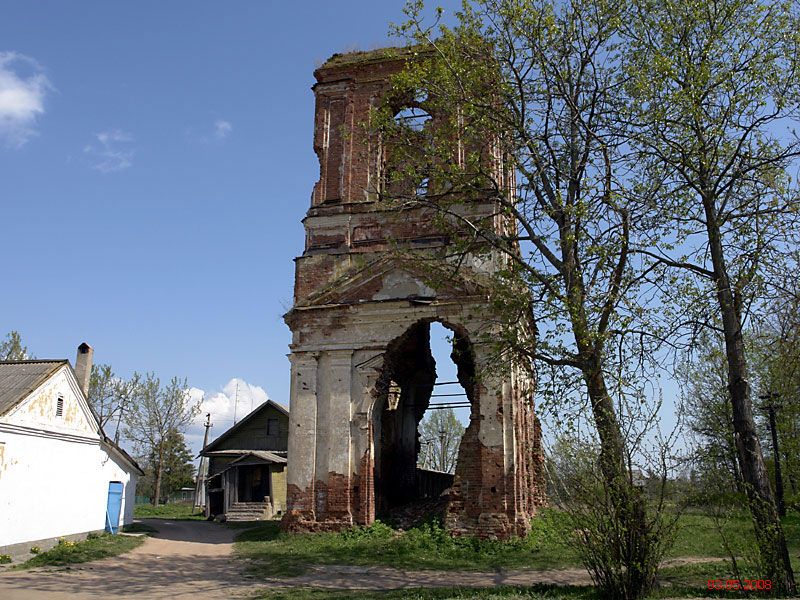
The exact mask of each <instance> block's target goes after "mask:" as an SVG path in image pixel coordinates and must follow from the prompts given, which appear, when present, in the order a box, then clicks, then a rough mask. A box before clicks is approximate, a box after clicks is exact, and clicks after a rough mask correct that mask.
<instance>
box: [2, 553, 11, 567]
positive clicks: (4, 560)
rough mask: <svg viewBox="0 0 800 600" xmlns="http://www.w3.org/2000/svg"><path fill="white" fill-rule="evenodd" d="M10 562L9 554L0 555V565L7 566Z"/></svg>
mask: <svg viewBox="0 0 800 600" xmlns="http://www.w3.org/2000/svg"><path fill="white" fill-rule="evenodd" d="M10 562H11V555H10V554H0V565H7V564H8V563H10Z"/></svg>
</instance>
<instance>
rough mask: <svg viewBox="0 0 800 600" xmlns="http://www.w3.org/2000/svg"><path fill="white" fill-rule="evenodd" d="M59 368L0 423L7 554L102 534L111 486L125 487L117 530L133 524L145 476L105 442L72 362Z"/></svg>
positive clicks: (1, 515)
mask: <svg viewBox="0 0 800 600" xmlns="http://www.w3.org/2000/svg"><path fill="white" fill-rule="evenodd" d="M53 362H55V363H60V364H61V366H60V367H58V366H57V364H56V365H55V366H56V368H55V370H54V372H53V373H52V374H50V376H49V377H48V378H47V379H46V380H45V381H44V382H42V383H41V384H40V385H38V387H36V389H34V390H33V391H32V392H30V393H29V394H28V395H27V396H25V397H23V398H20V400H19V402H18V403H16V404H15V405H14V406H13V407H12V408H11V409H10V410H7V411H6V412H5V413H4V414H3V415H1V416H0V553H3V552H4V549H9V548H11V547H12V546H15V545H19V544H25V543H30V542H35V541H39V540H42V541H46V540H51V539H53V538H58V537H65V536H74V535H79V534H85V533H88V532H91V531H100V530H103V529H104V528H105V525H106V506H107V500H108V488H109V483H110V482H121V483H122V484H123V498H122V510H121V511H120V519H119V523H118V524H119V525H121V524H128V523H131V522H132V520H133V505H134V500H135V496H136V482H137V479H138V477H139V475H140V474H141V470H140V469H139V467H138V466H137V465H136V464H135V463H134V462H133V461H132V459H131V458H130V457H129V456H127V455H126V454H125V453H124V452H122V451H121V450H120V449H119V448H118V447H117V446H115V445H114V444H113V442H111V441H110V440H108V439H107V438H106V437H105V435H104V433H103V432H102V430H101V428H100V425H99V423H98V420H97V418H96V416H95V415H94V413H93V412H92V411H91V409H90V408H89V406H88V403H87V401H86V399H85V397H84V394H83V393H82V391H81V389H80V387H79V385H78V381H77V379H76V377H75V373H74V372H73V370H72V368H71V367H70V365H69V363H68V362H67V361H53ZM59 399H60V400H61V401H62V404H61V410H60V411H59V410H58V403H59ZM59 413H60V414H59Z"/></svg>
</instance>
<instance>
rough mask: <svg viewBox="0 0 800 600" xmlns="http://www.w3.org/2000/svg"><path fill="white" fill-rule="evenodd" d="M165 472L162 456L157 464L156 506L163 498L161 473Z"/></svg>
mask: <svg viewBox="0 0 800 600" xmlns="http://www.w3.org/2000/svg"><path fill="white" fill-rule="evenodd" d="M163 472H164V461H163V460H161V458H159V459H158V464H157V465H156V485H155V495H156V502H155V505H156V506H158V503H159V501H160V499H161V474H162V473H163Z"/></svg>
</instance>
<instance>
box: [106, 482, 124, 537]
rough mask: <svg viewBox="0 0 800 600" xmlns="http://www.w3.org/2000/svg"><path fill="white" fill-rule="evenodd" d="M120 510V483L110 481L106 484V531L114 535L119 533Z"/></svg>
mask: <svg viewBox="0 0 800 600" xmlns="http://www.w3.org/2000/svg"><path fill="white" fill-rule="evenodd" d="M121 510H122V483H120V482H119V481H112V482H110V483H109V484H108V505H107V507H106V531H110V532H111V533H114V534H116V533H117V532H118V531H119V513H120V511H121Z"/></svg>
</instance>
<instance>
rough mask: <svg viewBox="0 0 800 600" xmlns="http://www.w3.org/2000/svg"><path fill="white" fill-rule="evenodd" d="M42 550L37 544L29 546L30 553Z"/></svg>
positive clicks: (37, 552)
mask: <svg viewBox="0 0 800 600" xmlns="http://www.w3.org/2000/svg"><path fill="white" fill-rule="evenodd" d="M41 551H42V549H41V548H39V546H31V554H39V553H40V552H41Z"/></svg>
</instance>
